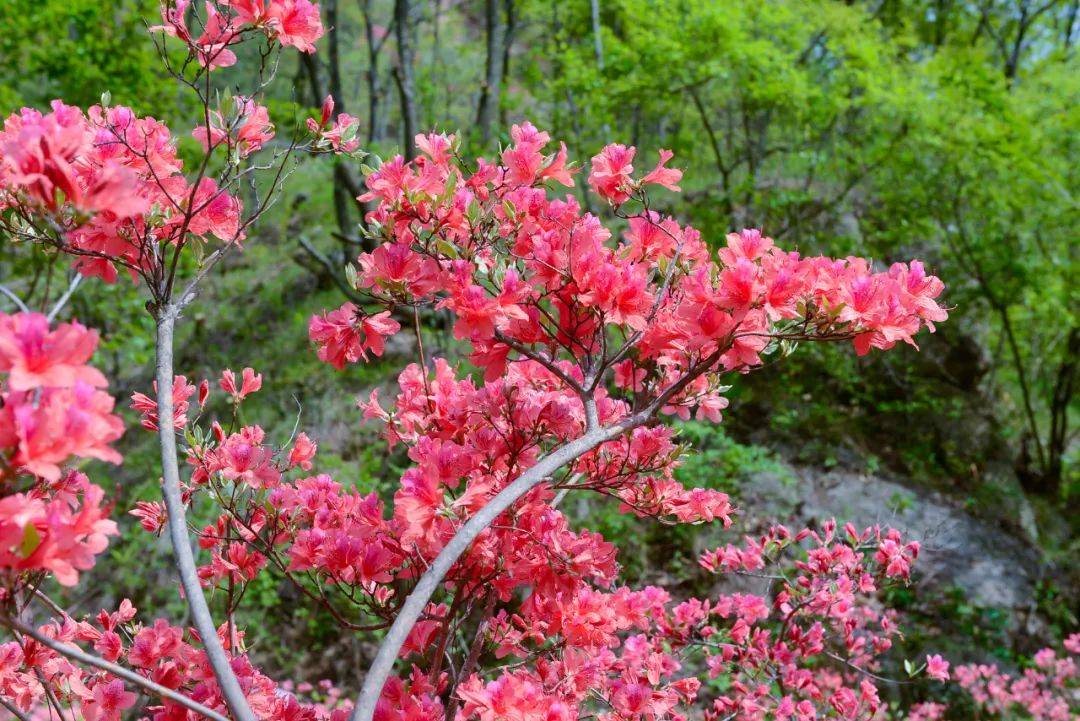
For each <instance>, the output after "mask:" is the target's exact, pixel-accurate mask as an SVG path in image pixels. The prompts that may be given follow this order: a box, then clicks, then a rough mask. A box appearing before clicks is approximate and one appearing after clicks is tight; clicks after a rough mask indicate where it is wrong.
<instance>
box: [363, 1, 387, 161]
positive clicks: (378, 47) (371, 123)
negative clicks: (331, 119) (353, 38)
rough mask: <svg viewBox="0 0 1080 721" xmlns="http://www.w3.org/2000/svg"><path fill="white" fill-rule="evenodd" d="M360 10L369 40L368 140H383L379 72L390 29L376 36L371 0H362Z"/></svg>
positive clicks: (383, 127) (383, 113) (383, 130)
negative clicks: (378, 36)
mask: <svg viewBox="0 0 1080 721" xmlns="http://www.w3.org/2000/svg"><path fill="white" fill-rule="evenodd" d="M360 12H361V14H362V15H363V16H364V37H365V39H366V40H367V48H368V67H367V71H366V72H365V77H366V78H367V89H368V142H369V143H372V142H374V141H376V140H381V139H382V138H383V137H385V136H386V113H385V112H384V109H383V94H384V92H385V89H384V88H383V79H382V74H381V73H380V72H379V57H380V56H381V55H382V49H383V45H385V44H386V40H387V38H389V37H390V31H389V30H387V32H386V34H385V35H383V36H382V37H381V38H377V37H375V20H374V18H373V17H372V14H371V0H360Z"/></svg>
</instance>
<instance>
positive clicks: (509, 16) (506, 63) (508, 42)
mask: <svg viewBox="0 0 1080 721" xmlns="http://www.w3.org/2000/svg"><path fill="white" fill-rule="evenodd" d="M503 11H504V12H505V13H506V32H505V33H504V38H503V57H502V81H503V84H504V85H505V84H506V83H507V82H508V81H509V80H510V48H511V46H512V45H513V44H514V31H516V30H517V8H515V7H514V0H503ZM499 125H501V126H503V127H506V125H507V122H506V104H505V103H501V104H500V107H499Z"/></svg>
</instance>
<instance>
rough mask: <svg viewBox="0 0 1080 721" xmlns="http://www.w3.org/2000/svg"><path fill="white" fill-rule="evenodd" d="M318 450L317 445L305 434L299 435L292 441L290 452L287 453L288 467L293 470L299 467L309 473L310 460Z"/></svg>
mask: <svg viewBox="0 0 1080 721" xmlns="http://www.w3.org/2000/svg"><path fill="white" fill-rule="evenodd" d="M318 448H319V446H318V444H317V443H315V442H314V441H313V440H311V439H310V438H308V435H307V433H300V434H299V435H298V436H297V437H296V440H295V441H293V447H292V450H291V451H289V466H291V467H294V468H295V467H297V466H299V467H300V468H302V469H304V470H305V471H310V470H311V459H312V458H314V457H315V452H316V451H317V450H318Z"/></svg>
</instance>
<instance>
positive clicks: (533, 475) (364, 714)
mask: <svg viewBox="0 0 1080 721" xmlns="http://www.w3.org/2000/svg"><path fill="white" fill-rule="evenodd" d="M647 419H648V415H647V414H645V413H637V414H634V415H632V416H629V417H627V418H625V419H623V420H622V421H620V422H619V423H616V424H614V425H611V426H607V427H604V428H597V429H595V430H591V431H588V432H587V433H585V435H583V436H581V437H580V438H578V439H576V440H573V441H570V442H569V443H566V444H565V445H563V446H561V447H559V448H558V449H556V450H555V451H553V452H551V453H549V454H548V455H546V456H544V457H543V458H542V459H540V461H539V462H537V464H536V465H535V466H533V467H532V468H530V469H529V470H527V471H525V472H524V473H522V474H521V475H520V476H518V477H517V478H516V479H515V480H514V481H513V483H511V484H510V485H508V486H507V487H506V488H504V489H502V490H501V491H499V493H498V494H497V495H496V496H495V497H494V498H492V499H491V500H490V501H488V503H487V505H485V506H484V507H483V508H481V509H480V510H479V512H477V514H476V515H475V516H473V517H472V518H470V519H469V520H468V522H467V523H465V525H464V526H462V527H461V528H460V529H459V530H458V532H457V533H456V534H455V535H454V537H453V538H451V539H450V542H449V543H447V544H446V546H444V547H443V549H442V551H440V552H439V555H438V556H436V557H435V560H434V561H432V563H431V565H430V566H429V567H428V569H427V570H426V571H424V574H423V575H422V576H421V577H420V581H419V582H418V583H417V584H416V587H415V588H413V590H412V593H410V594H409V597H408V598H406V599H405V603H404V604H403V605H402V607H401V610H400V611H399V612H398V615H397V618H396V619H394V623H393V625H392V626H391V627H390V630H389V631H388V632H387V633H386V636H385V637H384V638H383V641H382V644H380V646H379V652H378V654H377V655H376V656H375V661H374V662H373V663H372V664H371V668H370V669H368V672H367V675H366V676H365V677H364V687H363V689H362V690H361V691H360V698H359V699H357V702H356V708H355V709H354V710H353V714H352V716H351V717H350V718H351V721H371V718H372V716H373V714H374V713H375V704H376V703H377V702H378V700H379V697H380V696H381V695H382V689H383V685H384V684H385V683H386V679H387V678H388V677H389V676H390V672H391V671H392V670H393V667H394V661H395V660H397V657H398V652H399V651H400V650H401V646H402V644H403V643H405V639H406V638H407V637H408V635H409V632H410V631H411V630H412V628H413V625H415V623H416V621H417V619H419V618H420V614H421V613H422V612H423V610H424V608H425V607H426V606H427V604H428V601H430V600H431V597H432V595H434V593H435V590H436V589H437V588H438V587H439V584H440V583H442V580H443V578H444V577H445V576H446V574H447V573H448V572H449V571H450V568H451V567H452V566H453V565H454V564H455V563H456V562H457V560H458V558H460V557H461V554H463V553H464V552H465V550H466V549H468V547H469V546H470V545H472V542H473V541H474V540H475V539H476V537H477V536H479V535H480V534H481V533H482V532H483V531H484V529H486V528H487V527H488V526H489V525H491V523H492V522H493V521H494V520H495V519H496V518H498V517H499V516H500V515H501V514H502V513H503V511H505V510H506V509H508V508H509V507H510V506H512V505H513V504H514V503H515V502H516V501H517V500H518V499H519V498H521V497H522V496H523V495H525V494H526V493H528V492H529V491H530V490H532V489H533V488H534V487H536V486H537V485H539V484H540V483H542V482H543V481H544V479H545V478H547V477H548V476H550V475H551V474H552V473H554V472H555V471H557V470H558V469H559V468H561V467H562V466H564V465H566V464H567V463H570V462H572V461H574V460H575V459H577V458H579V457H581V456H582V455H584V454H585V453H588V452H589V451H591V450H592V449H594V448H596V447H597V446H598V445H600V444H601V443H604V442H606V441H609V440H611V439H613V438H616V437H618V436H620V435H622V434H623V433H625V432H626V431H628V430H630V429H632V428H635V427H637V426H639V425H641V424H642V423H644V422H645V421H646V420H647Z"/></svg>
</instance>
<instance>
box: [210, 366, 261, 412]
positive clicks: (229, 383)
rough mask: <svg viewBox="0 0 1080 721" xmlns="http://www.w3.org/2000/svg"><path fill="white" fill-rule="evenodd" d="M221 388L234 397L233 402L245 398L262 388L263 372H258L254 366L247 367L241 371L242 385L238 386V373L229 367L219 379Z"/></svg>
mask: <svg viewBox="0 0 1080 721" xmlns="http://www.w3.org/2000/svg"><path fill="white" fill-rule="evenodd" d="M218 385H219V386H221V390H223V391H225V392H226V393H228V394H229V395H231V396H232V397H233V402H234V403H235V402H239V401H242V400H244V398H246V397H247V396H248V394H250V393H255V392H257V391H259V390H260V389H261V388H262V373H256V372H255V369H254V368H250V367H248V368H245V369H244V371H243V373H241V380H240V387H239V388H237V387H236V375H235V374H234V373H233V372H232V371H231V370H230V369H228V368H226V369H225V370H224V371H222V373H221V380H219V381H218Z"/></svg>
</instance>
